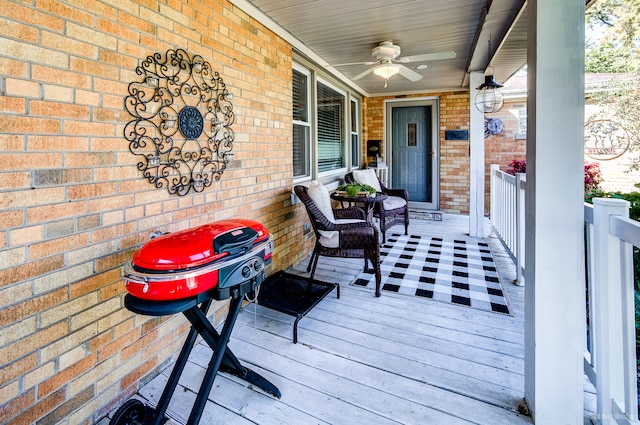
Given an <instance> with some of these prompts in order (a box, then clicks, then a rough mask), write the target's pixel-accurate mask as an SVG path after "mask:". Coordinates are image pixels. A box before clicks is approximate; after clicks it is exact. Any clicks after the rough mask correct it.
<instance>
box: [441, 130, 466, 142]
mask: <svg viewBox="0 0 640 425" xmlns="http://www.w3.org/2000/svg"><path fill="white" fill-rule="evenodd" d="M444 139H445V140H469V130H445V132H444Z"/></svg>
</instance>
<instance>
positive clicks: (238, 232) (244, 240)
mask: <svg viewBox="0 0 640 425" xmlns="http://www.w3.org/2000/svg"><path fill="white" fill-rule="evenodd" d="M256 239H258V232H257V231H255V230H253V229H252V228H250V227H242V228H239V229H234V230H231V231H229V232H226V233H222V234H220V235H218V236H217V237H216V238H215V239H214V240H213V252H214V253H215V254H221V253H223V252H226V253H228V254H229V255H230V256H234V255H238V254H242V253H244V252H247V251H248V250H250V249H251V247H252V246H253V241H255V240H256Z"/></svg>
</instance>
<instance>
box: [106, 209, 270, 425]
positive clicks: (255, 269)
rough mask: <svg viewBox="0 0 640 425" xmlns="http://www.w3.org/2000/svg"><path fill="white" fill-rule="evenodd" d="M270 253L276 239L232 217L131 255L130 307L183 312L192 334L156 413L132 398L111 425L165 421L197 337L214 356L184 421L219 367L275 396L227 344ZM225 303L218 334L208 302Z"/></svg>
mask: <svg viewBox="0 0 640 425" xmlns="http://www.w3.org/2000/svg"><path fill="white" fill-rule="evenodd" d="M272 251H273V237H272V236H271V234H270V233H269V231H268V230H267V229H266V228H265V227H264V226H262V225H261V224H260V223H258V222H256V221H252V220H245V219H234V220H223V221H217V222H214V223H210V224H206V225H203V226H200V227H196V228H193V229H187V230H183V231H180V232H176V233H171V234H167V235H164V236H160V237H157V238H155V239H152V240H150V241H149V242H147V243H146V244H145V245H143V246H142V248H140V250H138V251H137V252H136V253H135V254H134V255H133V258H132V260H131V262H130V263H129V264H127V265H126V266H125V270H124V280H125V287H126V289H127V291H128V292H129V293H128V294H127V295H126V296H125V306H126V307H127V309H129V310H131V311H133V312H135V313H138V314H145V315H150V316H164V315H168V314H176V313H182V314H183V315H184V316H185V317H186V318H187V319H188V320H189V322H191V330H190V331H189V334H188V335H187V339H186V341H185V343H184V345H183V347H182V351H181V352H180V355H179V356H178V358H177V360H176V364H175V366H174V368H173V370H172V372H171V375H170V377H169V380H168V382H167V385H166V386H165V388H164V391H163V393H162V396H161V397H160V399H159V400H158V405H157V406H156V408H155V409H152V408H151V407H148V406H145V405H144V404H143V403H142V402H141V401H139V400H135V399H132V400H129V401H128V402H126V403H124V404H123V405H122V406H121V407H120V408H119V409H118V411H116V413H115V414H114V415H113V417H112V419H111V422H110V423H111V424H112V425H125V424H126V425H133V424H147V423H149V424H154V425H160V424H162V423H163V422H164V421H165V420H166V418H165V413H166V409H167V407H168V406H169V401H170V399H171V397H172V396H173V393H174V391H175V389H176V387H177V385H178V381H179V379H180V375H181V374H182V371H183V370H184V367H185V366H186V364H187V360H188V358H189V354H190V353H191V350H192V349H193V346H194V345H195V342H196V339H197V336H198V335H200V336H202V338H203V340H204V341H205V342H206V343H207V344H208V345H209V346H210V347H211V348H212V349H213V354H212V357H211V361H210V363H209V367H208V368H207V371H206V373H205V377H204V379H203V381H202V384H201V386H200V390H199V391H198V395H197V396H196V400H195V403H194V406H193V408H192V410H191V414H190V416H189V419H188V421H187V424H193V425H195V424H197V423H198V422H199V420H200V417H201V415H202V411H203V410H204V407H205V404H206V401H207V397H208V395H209V393H210V391H211V388H212V386H213V381H214V379H215V377H216V375H217V373H218V370H223V371H225V372H228V373H231V374H233V375H235V376H238V377H240V378H242V379H244V380H245V381H247V382H249V383H251V384H253V385H255V386H257V387H259V388H261V389H262V390H264V391H265V392H267V393H269V394H272V395H274V396H275V397H278V398H279V397H280V391H279V390H278V388H277V387H276V386H274V385H273V384H272V383H271V382H269V381H267V380H266V379H265V378H263V377H262V376H260V375H259V374H257V373H256V372H254V371H252V370H250V369H248V368H246V367H244V366H242V364H241V363H240V361H239V360H238V359H237V358H236V357H235V355H234V354H233V353H232V352H231V350H230V349H229V347H227V343H228V341H229V337H230V336H231V330H232V328H233V325H234V323H235V320H236V318H237V316H238V313H239V312H240V307H241V305H242V300H243V297H244V295H245V294H247V293H249V292H252V291H254V290H255V289H256V288H257V287H258V286H259V285H260V284H261V283H262V281H263V280H264V276H265V271H264V269H265V266H267V265H268V264H269V263H270V262H271V254H272ZM229 298H231V301H230V305H229V312H228V314H227V318H226V320H225V323H224V326H223V328H222V331H221V332H220V333H218V332H217V331H216V330H215V328H214V327H213V326H212V325H211V323H210V322H209V320H208V319H207V317H206V315H207V311H208V310H209V307H210V306H211V304H212V301H213V300H226V299H229Z"/></svg>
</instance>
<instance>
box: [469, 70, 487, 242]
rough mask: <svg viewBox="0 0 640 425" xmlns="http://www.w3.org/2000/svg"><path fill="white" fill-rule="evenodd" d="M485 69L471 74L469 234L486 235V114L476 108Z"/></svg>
mask: <svg viewBox="0 0 640 425" xmlns="http://www.w3.org/2000/svg"><path fill="white" fill-rule="evenodd" d="M483 82H484V71H474V72H471V74H470V75H469V88H470V90H469V92H470V99H469V178H470V181H469V197H470V199H469V235H470V236H474V237H480V238H482V237H484V236H485V234H484V114H483V113H482V112H480V111H478V108H476V103H475V100H476V95H477V94H478V90H476V87H478V86H480V84H482V83H483Z"/></svg>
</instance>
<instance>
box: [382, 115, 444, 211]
mask: <svg viewBox="0 0 640 425" xmlns="http://www.w3.org/2000/svg"><path fill="white" fill-rule="evenodd" d="M391 111H392V113H391V161H392V162H391V181H392V182H393V187H398V188H404V189H406V190H407V192H409V201H410V202H411V203H412V204H413V205H414V206H416V207H419V208H426V209H436V208H438V205H437V197H436V194H437V185H436V182H434V178H433V176H434V174H435V173H434V171H435V168H434V167H437V164H436V163H434V162H435V158H434V157H435V155H434V152H435V149H434V145H433V131H432V130H433V129H432V113H433V111H432V106H431V105H426V106H394V107H392V109H391Z"/></svg>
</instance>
